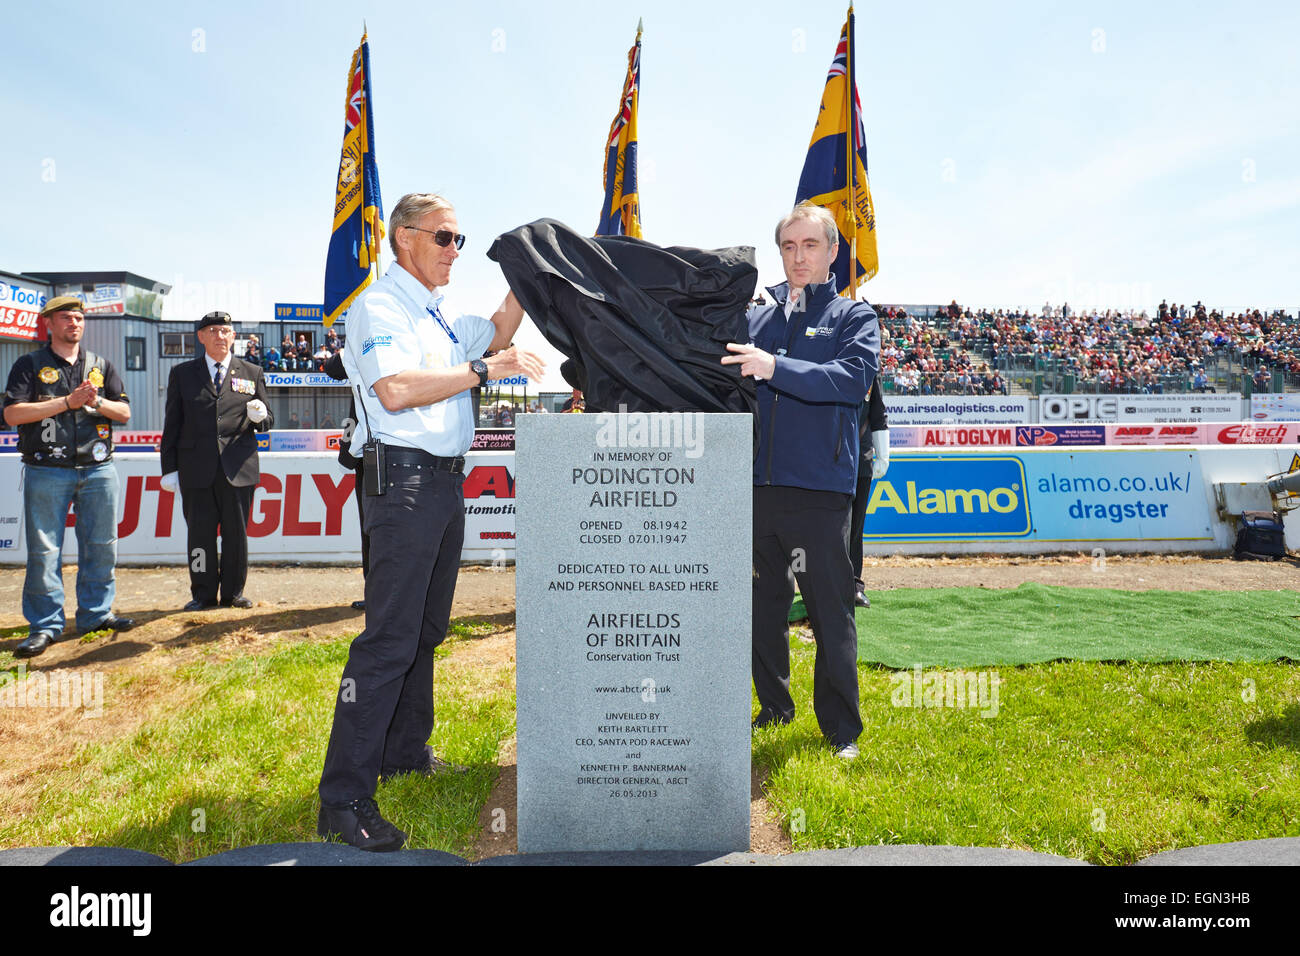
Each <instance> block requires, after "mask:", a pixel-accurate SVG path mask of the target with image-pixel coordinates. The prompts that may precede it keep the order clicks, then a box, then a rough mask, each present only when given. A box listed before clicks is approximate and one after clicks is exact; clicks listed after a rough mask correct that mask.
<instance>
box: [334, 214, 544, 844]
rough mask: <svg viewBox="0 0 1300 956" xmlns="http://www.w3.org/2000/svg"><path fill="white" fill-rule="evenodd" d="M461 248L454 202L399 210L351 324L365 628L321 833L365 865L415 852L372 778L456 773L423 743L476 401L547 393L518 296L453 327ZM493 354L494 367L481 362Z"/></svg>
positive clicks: (455, 563)
mask: <svg viewBox="0 0 1300 956" xmlns="http://www.w3.org/2000/svg"><path fill="white" fill-rule="evenodd" d="M464 242H465V237H464V236H463V235H461V234H460V231H459V226H458V224H457V221H456V213H455V210H454V209H453V208H452V205H451V203H450V202H448V201H447V200H446V199H444V198H442V197H441V196H437V195H433V194H422V193H412V194H409V195H406V196H403V197H402V198H401V200H399V201H398V203H397V206H396V207H394V209H393V212H392V216H391V217H390V219H389V243H390V244H391V246H392V249H393V253H394V254H395V255H396V257H397V261H396V263H394V264H393V265H392V266H390V267H389V269H388V271H387V273H386V274H385V275H384V276H383V278H381V279H379V280H378V281H377V282H375V283H373V284H372V285H370V286H369V287H368V288H367V289H366V291H365V292H363V293H362V294H361V296H360V297H359V298H358V299H357V301H356V302H355V303H354V304H353V305H352V307H351V308H350V309H349V310H348V313H347V327H348V337H347V343H346V346H345V347H344V350H343V364H344V368H345V369H346V370H347V374H348V379H349V381H350V382H351V383H352V386H353V390H354V392H355V394H356V396H357V400H358V401H357V412H358V415H357V418H358V422H357V427H356V430H355V431H354V433H353V437H352V447H351V452H352V454H353V455H354V456H356V457H357V458H363V459H364V460H365V463H366V466H365V474H366V484H367V488H366V489H365V491H366V503H365V509H364V513H365V518H364V521H365V531H366V533H367V534H369V535H370V542H371V544H370V572H369V574H367V575H366V629H365V630H364V631H362V632H361V634H360V635H359V636H358V637H357V639H356V640H355V641H353V642H352V647H351V650H350V652H349V655H348V663H347V665H346V666H345V667H344V669H343V680H342V682H341V684H340V688H339V695H338V698H337V700H336V703H335V709H334V726H333V729H332V730H331V733H330V741H329V748H328V750H327V752H326V754H325V766H324V769H323V771H322V773H321V781H320V798H321V811H320V817H319V819H318V821H317V832H318V833H319V834H320V835H321V836H323V837H325V838H327V839H330V838H337V839H341V840H342V841H343V842H345V843H350V844H352V845H353V846H356V847H360V848H361V849H363V850H377V851H387V850H397V849H400V848H401V846H402V844H403V843H405V842H406V834H405V833H403V832H402V831H401V830H399V829H397V828H396V827H394V826H393V825H392V824H391V823H389V822H388V821H387V820H385V819H384V818H383V817H382V816H381V815H380V812H379V807H378V804H376V802H375V799H374V792H375V784H376V780H377V779H379V780H385V779H388V778H390V777H394V776H397V775H399V774H406V773H419V774H425V775H433V774H437V773H441V772H446V771H449V770H452V769H454V768H452V767H450V766H449V765H448V764H447V763H445V762H444V761H442V760H441V759H439V758H438V757H437V756H435V755H434V753H433V750H432V748H430V747H429V746H428V739H429V735H430V734H431V733H432V731H433V652H434V649H435V648H436V647H437V646H438V645H439V644H441V643H442V641H443V639H444V638H445V637H446V633H447V624H448V620H449V618H450V615H451V602H452V597H453V594H454V591H455V586H456V573H457V570H458V569H459V566H460V553H461V545H462V543H463V539H464V533H465V502H464V496H463V494H462V490H461V483H462V481H463V480H464V464H465V459H464V455H465V453H466V451H468V450H469V446H470V442H471V441H472V440H473V437H474V406H473V402H472V400H471V397H470V390H471V389H473V388H476V387H480V386H482V385H483V384H484V383H486V382H487V381H488V380H489V379H498V378H505V377H508V376H511V375H525V376H527V377H529V378H533V379H540V378H541V376H542V373H543V370H544V368H543V364H542V361H541V359H540V358H539V357H538V356H536V355H534V354H532V353H531V352H525V351H523V350H521V349H516V348H514V347H513V346H512V345H511V344H510V340H511V338H512V337H513V336H514V334H515V331H516V330H517V329H518V328H519V323H520V321H521V320H522V319H523V314H524V313H523V308H522V307H521V306H520V305H519V302H518V301H517V300H516V299H515V297H514V294H513V293H510V294H507V296H506V298H505V300H504V301H503V302H502V303H501V307H500V308H499V309H498V310H497V312H496V313H495V314H494V315H493V316H492V318H491V319H484V318H482V317H480V316H475V315H463V316H460V317H459V318H449V317H447V316H445V315H443V313H442V310H441V309H440V305H441V303H442V300H443V297H442V295H441V294H440V293H439V291H438V290H439V289H440V288H442V287H443V286H446V285H447V284H448V282H449V281H450V279H451V267H452V264H453V263H454V262H455V261H456V258H457V257H458V255H459V250H460V248H461V247H462V246H463V245H464ZM485 351H487V352H493V353H495V354H493V355H491V356H490V357H488V358H486V359H484V358H482V356H483V355H484V353H485ZM372 443H378V444H379V445H380V446H382V451H376V450H374V447H373V444H372ZM376 483H379V484H381V485H383V487H382V488H380V487H378V486H377V484H376ZM376 492H378V493H376Z"/></svg>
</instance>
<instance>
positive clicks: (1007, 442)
mask: <svg viewBox="0 0 1300 956" xmlns="http://www.w3.org/2000/svg"><path fill="white" fill-rule="evenodd" d="M913 427H916V426H913ZM917 430H918V431H919V432H920V433H921V434H920V441H919V442H918V444H917V447H920V448H935V447H945V446H951V447H959V448H972V447H974V448H979V447H994V448H1009V447H1011V446H1013V445H1015V443H1016V429H1015V426H1014V425H1004V426H1002V427H1000V428H999V427H996V426H988V425H986V426H977V425H973V426H971V427H969V428H955V427H953V426H951V425H945V426H941V427H939V428H917Z"/></svg>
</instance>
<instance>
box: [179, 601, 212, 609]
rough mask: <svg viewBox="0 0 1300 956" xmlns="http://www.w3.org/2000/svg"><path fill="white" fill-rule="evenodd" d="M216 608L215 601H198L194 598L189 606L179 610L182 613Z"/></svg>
mask: <svg viewBox="0 0 1300 956" xmlns="http://www.w3.org/2000/svg"><path fill="white" fill-rule="evenodd" d="M216 606H217V602H216V601H200V600H199V599H198V598H195V599H194V600H193V601H191V602H190V603H189V604H187V605H185V606H184V607H183V608H181V610H182V611H206V610H207V609H208V608H211V607H216Z"/></svg>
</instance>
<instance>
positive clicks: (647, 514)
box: [515, 412, 753, 853]
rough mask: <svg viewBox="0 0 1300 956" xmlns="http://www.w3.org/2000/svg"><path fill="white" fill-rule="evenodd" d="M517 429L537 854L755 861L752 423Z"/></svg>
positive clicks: (524, 757)
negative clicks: (748, 857)
mask: <svg viewBox="0 0 1300 956" xmlns="http://www.w3.org/2000/svg"><path fill="white" fill-rule="evenodd" d="M517 427H518V433H517V436H516V437H517V448H516V456H515V462H516V472H515V474H516V491H515V494H516V498H515V503H516V519H515V528H516V542H515V545H516V551H515V555H516V564H517V573H516V628H517V629H516V633H517V650H516V662H517V676H516V689H517V709H518V793H519V805H518V812H519V817H518V834H519V850H520V852H521V853H546V852H561V851H581V850H711V851H724V852H725V851H732V850H746V849H748V847H749V781H750V729H749V720H750V709H751V704H750V656H751V653H750V595H751V591H750V589H751V580H752V559H751V553H752V541H751V525H752V477H751V476H752V463H753V419H752V418H751V417H750V416H748V415H730V414H703V413H696V412H657V413H649V414H647V413H638V412H632V413H628V412H620V413H605V414H586V415H523V416H520V418H519V421H518V426H517Z"/></svg>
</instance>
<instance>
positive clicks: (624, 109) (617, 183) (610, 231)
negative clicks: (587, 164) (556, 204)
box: [596, 23, 641, 239]
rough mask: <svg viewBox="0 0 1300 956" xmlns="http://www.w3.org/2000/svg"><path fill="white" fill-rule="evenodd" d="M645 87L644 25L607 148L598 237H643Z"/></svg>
mask: <svg viewBox="0 0 1300 956" xmlns="http://www.w3.org/2000/svg"><path fill="white" fill-rule="evenodd" d="M640 89H641V24H640V23H638V24H637V26H636V43H635V44H634V45H633V47H632V49H630V50H628V51H627V79H626V80H624V81H623V95H622V96H621V97H619V101H618V114H617V115H616V116H615V117H614V122H613V123H611V124H610V127H609V139H608V141H607V143H608V145H607V146H606V148H605V174H604V175H605V205H604V206H602V207H601V210H600V225H599V226H597V227H596V235H598V236H635V237H636V238H638V239H639V238H641V202H640V196H639V194H638V193H637V184H636V111H637V105H638V103H639V102H640V97H639V93H640Z"/></svg>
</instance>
